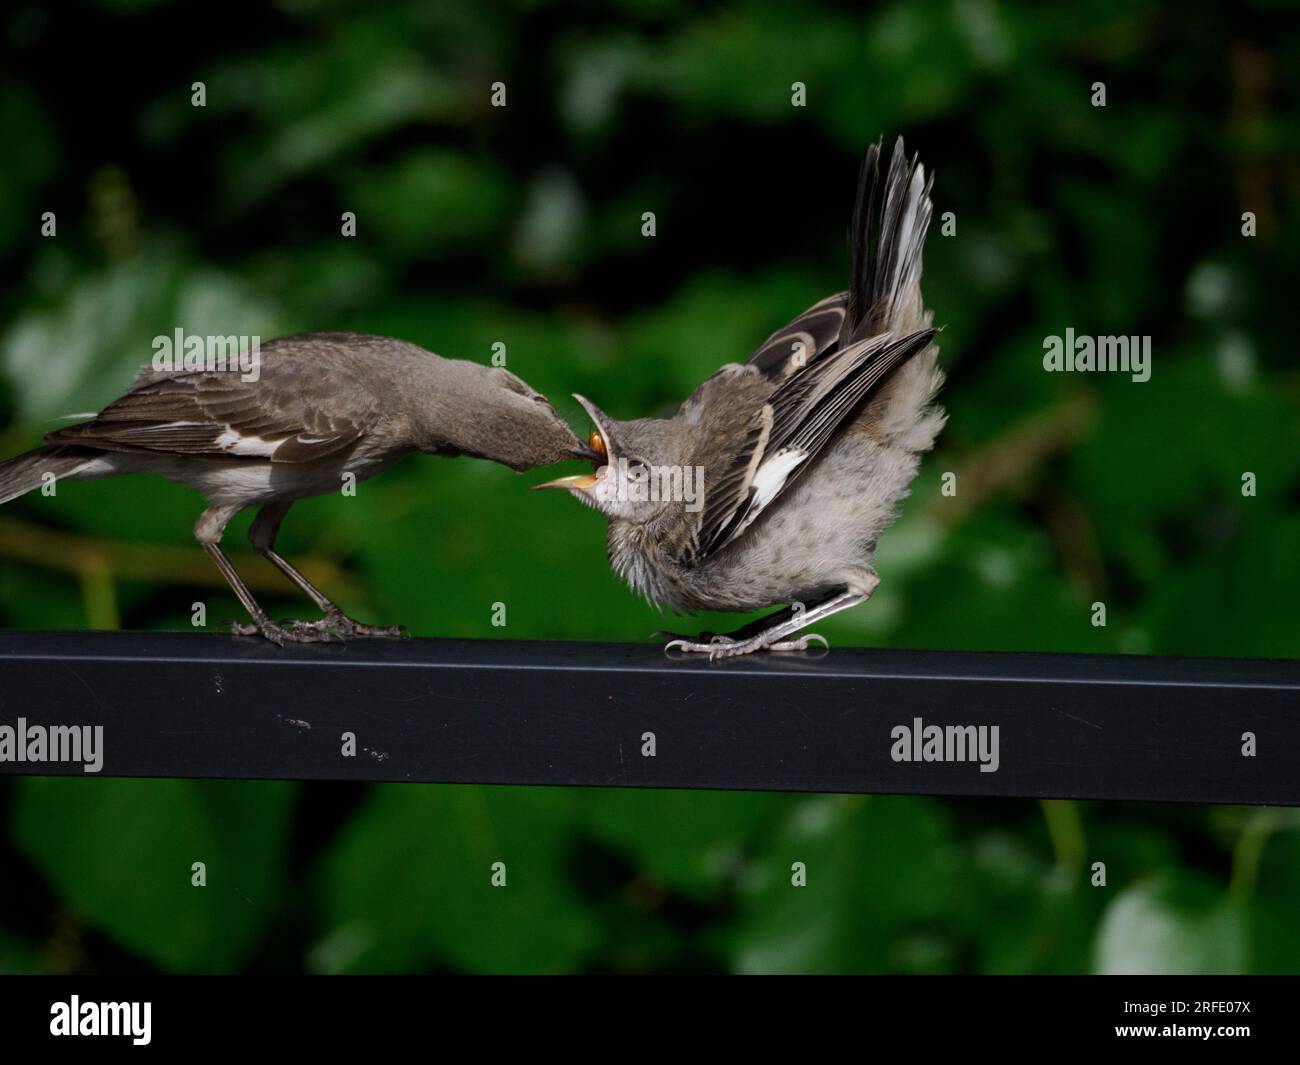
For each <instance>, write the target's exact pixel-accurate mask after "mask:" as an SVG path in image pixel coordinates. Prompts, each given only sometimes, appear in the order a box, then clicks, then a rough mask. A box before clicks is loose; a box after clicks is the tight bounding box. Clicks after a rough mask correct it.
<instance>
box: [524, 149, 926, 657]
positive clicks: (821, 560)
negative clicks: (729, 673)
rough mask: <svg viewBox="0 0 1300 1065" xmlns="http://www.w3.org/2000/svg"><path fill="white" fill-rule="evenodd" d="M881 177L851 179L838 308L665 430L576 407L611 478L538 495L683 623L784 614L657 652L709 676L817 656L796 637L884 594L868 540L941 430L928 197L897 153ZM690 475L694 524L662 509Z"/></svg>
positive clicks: (790, 335)
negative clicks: (696, 486)
mask: <svg viewBox="0 0 1300 1065" xmlns="http://www.w3.org/2000/svg"><path fill="white" fill-rule="evenodd" d="M879 160H880V146H879V144H876V145H873V146H872V147H871V149H870V150H869V151H868V153H867V157H866V159H865V161H864V162H863V165H862V169H861V172H860V175H859V179H858V193H857V203H856V205H855V207H854V210H853V219H852V224H851V227H850V230H849V257H850V267H851V276H850V285H849V289H848V291H847V292H841V293H839V294H838V295H834V296H828V297H827V298H826V299H824V300H822V301H821V302H820V303H817V304H815V305H814V306H813V307H811V308H810V309H809V310H807V311H805V312H804V313H803V314H801V315H800V316H799V317H798V318H796V319H795V320H794V321H792V322H791V323H790V324H789V325H787V326H786V327H785V328H784V329H781V330H779V331H777V332H776V333H774V334H773V335H772V336H771V337H769V338H768V339H767V341H765V342H764V344H763V345H762V347H760V348H759V349H758V350H757V351H756V352H754V354H753V355H751V356H750V358H749V361H748V362H747V363H745V364H744V365H743V366H742V365H739V364H735V363H731V364H729V365H726V366H724V367H723V368H722V369H721V370H719V371H718V372H717V373H715V374H714V375H713V376H712V377H710V378H709V379H708V380H706V381H705V382H704V383H703V384H702V385H700V387H699V388H697V389H696V390H695V392H694V393H693V394H692V395H691V396H690V398H689V399H687V400H686V402H684V403H683V404H682V405H681V408H680V409H679V410H678V411H677V413H676V414H675V415H674V416H673V417H671V418H667V419H660V418H638V419H636V420H634V421H616V420H615V419H613V418H611V417H609V415H607V414H605V413H604V411H602V410H600V408H599V407H597V406H596V405H595V404H594V403H591V402H589V401H587V400H586V399H583V398H582V397H581V396H577V397H575V398H577V399H578V401H579V402H580V403H582V405H583V406H584V407H585V408H586V410H587V413H588V414H590V415H591V418H592V421H593V422H595V425H596V429H595V431H594V432H593V433H592V435H591V438H590V443H591V444H592V446H593V448H594V449H596V450H598V451H603V453H604V458H603V460H602V461H603V464H599V462H598V465H597V468H596V470H595V473H593V474H579V475H577V476H573V477H562V478H560V479H559V480H557V481H550V482H547V483H546V484H543V485H538V486H537V487H539V488H550V487H554V488H566V489H568V490H569V491H570V492H572V493H573V494H574V495H575V496H577V497H578V498H579V499H581V500H583V501H584V502H586V503H588V504H590V505H591V506H593V507H595V508H596V509H597V510H600V511H602V512H603V513H604V514H606V515H607V516H608V518H609V534H608V545H609V558H610V564H611V566H612V567H613V569H614V571H615V572H616V573H618V574H619V575H620V576H622V577H623V578H625V579H626V580H627V581H628V583H629V584H630V585H631V586H632V588H633V590H635V591H637V592H640V593H641V594H642V595H644V596H645V597H646V598H648V599H649V600H650V601H651V602H652V603H655V604H656V605H659V606H668V607H671V608H672V609H674V610H678V611H684V612H692V611H696V610H730V611H748V610H758V609H762V608H763V607H768V606H772V605H774V604H779V603H786V604H791V606H790V607H789V608H788V609H786V610H783V611H781V612H779V613H778V614H775V615H771V616H769V617H766V618H763V619H762V620H760V621H759V622H757V623H755V624H752V625H749V626H746V627H745V628H743V629H740V630H739V631H737V632H735V633H732V634H731V635H728V636H715V635H713V634H711V633H703V634H701V635H699V636H696V637H678V638H675V639H673V640H672V641H671V642H670V643H669V644H668V645H667V648H665V649H670V648H680V649H681V650H683V651H691V652H701V653H705V654H708V655H709V656H710V657H711V658H719V657H727V656H730V655H741V654H748V653H749V652H752V651H757V650H761V649H767V650H773V651H788V650H804V649H806V647H807V644H808V640H810V639H818V640H821V642H822V643H823V644H824V643H825V640H824V639H822V637H820V636H816V635H814V634H811V633H809V634H805V635H803V636H799V637H797V638H796V636H795V634H796V633H798V632H799V631H800V630H801V629H802V628H803V627H804V626H805V625H809V624H811V623H813V622H816V621H819V620H821V619H822V618H825V617H829V616H830V615H831V614H834V613H836V612H837V611H840V610H845V609H847V608H848V607H851V606H855V605H857V604H858V603H862V602H865V601H866V599H867V598H868V597H869V596H870V595H871V593H872V592H873V591H874V590H875V587H876V585H877V584H878V583H879V581H880V578H879V577H877V576H876V573H875V571H874V570H873V569H872V568H871V564H870V563H871V558H872V555H873V554H874V552H875V545H876V538H877V537H878V536H879V535H880V533H881V532H882V531H883V530H884V529H885V528H886V527H887V526H888V525H889V524H890V523H891V522H892V521H893V519H894V517H895V511H896V507H897V505H898V502H899V500H901V499H902V498H903V497H904V496H905V495H906V494H907V488H908V485H909V484H910V483H911V481H912V479H913V477H914V476H915V475H916V471H917V466H918V464H919V462H920V456H921V455H922V454H923V453H924V452H926V451H928V450H929V449H930V448H931V447H932V446H933V444H934V440H935V437H936V435H937V434H938V432H939V430H940V429H941V428H942V427H943V423H944V420H945V415H944V412H943V410H942V408H940V407H938V406H936V405H935V404H934V403H933V399H934V396H935V393H936V392H937V391H938V389H939V386H940V384H941V383H942V381H943V375H942V373H941V372H940V370H939V369H938V367H937V365H936V360H937V357H938V350H937V349H936V348H935V346H934V345H933V344H932V343H931V339H932V338H933V337H934V335H935V333H936V332H937V330H935V329H933V328H931V326H930V323H931V314H930V312H929V311H927V310H925V308H924V305H923V304H922V301H921V288H920V281H921V249H922V245H923V244H924V243H925V232H926V228H927V226H928V225H929V222H930V183H929V181H927V179H926V175H925V170H924V168H923V167H922V166H921V164H920V163H919V161H918V160H917V159H916V158H915V157H913V159H912V160H910V161H909V160H908V159H907V157H906V155H905V153H904V150H903V142H902V139H901V138H900V139H899V141H898V142H897V144H896V145H895V147H894V153H893V157H892V158H891V160H890V163H889V170H888V173H887V175H886V177H885V180H884V183H883V188H882V187H881V183H880V180H879ZM696 469H700V470H702V471H703V479H702V484H703V503H702V506H699V505H688V502H687V501H685V500H684V499H683V493H681V492H674V491H672V490H669V491H665V486H667V487H668V488H669V489H672V487H673V486H682V485H686V484H690V483H692V474H693V471H694V470H696ZM674 495H675V496H676V498H672V497H673V496H674ZM666 497H667V498H666ZM804 604H806V606H805V605H804ZM666 635H672V634H671V633H669V634H666Z"/></svg>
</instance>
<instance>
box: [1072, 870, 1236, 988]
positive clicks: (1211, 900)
mask: <svg viewBox="0 0 1300 1065" xmlns="http://www.w3.org/2000/svg"><path fill="white" fill-rule="evenodd" d="M1246 957H1247V929H1246V920H1245V913H1244V911H1243V910H1242V909H1241V908H1240V907H1239V906H1237V905H1235V904H1234V903H1232V902H1231V901H1229V899H1228V897H1227V896H1226V895H1225V894H1224V892H1223V891H1222V890H1221V889H1219V888H1218V887H1216V886H1215V885H1214V884H1212V883H1210V882H1209V881H1207V880H1206V879H1204V878H1203V877H1199V876H1196V875H1194V874H1191V873H1182V874H1179V875H1178V876H1177V877H1176V878H1173V877H1169V876H1166V877H1163V878H1161V879H1157V880H1149V881H1144V882H1141V883H1137V884H1134V885H1133V886H1131V887H1128V888H1125V889H1124V890H1123V891H1121V892H1120V893H1119V895H1117V896H1116V898H1115V900H1114V901H1113V902H1112V903H1111V904H1110V906H1109V907H1107V909H1106V912H1105V914H1104V915H1103V916H1102V920H1101V925H1100V928H1099V929H1098V932H1097V947H1096V957H1095V962H1094V967H1095V971H1096V972H1098V973H1101V974H1103V975H1113V974H1121V973H1122V974H1144V975H1150V974H1162V975H1163V974H1173V973H1181V974H1195V973H1216V974H1217V973H1239V972H1244V971H1245V970H1246Z"/></svg>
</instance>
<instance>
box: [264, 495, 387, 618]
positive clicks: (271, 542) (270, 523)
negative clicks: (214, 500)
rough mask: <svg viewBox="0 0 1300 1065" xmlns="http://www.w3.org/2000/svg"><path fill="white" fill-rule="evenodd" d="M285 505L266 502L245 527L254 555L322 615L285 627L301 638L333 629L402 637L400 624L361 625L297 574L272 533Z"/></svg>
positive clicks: (278, 527)
mask: <svg viewBox="0 0 1300 1065" xmlns="http://www.w3.org/2000/svg"><path fill="white" fill-rule="evenodd" d="M289 506H290V504H289V503H267V504H266V505H265V506H263V507H262V509H261V510H259V511H258V512H257V517H256V518H254V519H253V525H252V527H251V528H250V529H249V530H248V538H249V540H250V541H251V542H252V544H253V548H254V549H255V550H256V551H257V552H258V554H260V555H262V556H263V557H264V558H265V559H266V560H267V561H268V562H270V563H271V565H273V566H274V567H275V568H276V569H278V570H279V571H280V572H281V573H283V574H284V575H285V576H286V577H288V578H289V580H291V581H293V583H294V584H296V585H297V586H298V587H299V588H300V589H301V590H302V592H303V593H304V594H305V595H306V596H307V597H308V598H309V599H311V601H312V602H313V603H315V604H316V606H317V607H319V608H320V611H321V613H322V614H324V615H325V616H324V617H323V618H321V619H320V620H319V621H289V622H286V623H285V626H286V627H287V628H288V630H289V631H290V632H293V633H302V634H303V635H302V636H301V637H300V638H302V639H307V638H309V637H310V634H311V633H326V634H328V633H329V632H337V633H339V634H340V635H343V636H376V637H380V638H384V639H390V640H392V639H401V638H402V637H404V636H405V635H406V630H405V629H404V628H402V627H401V626H400V625H393V626H379V625H365V624H363V623H362V622H360V621H356V620H354V619H352V618H350V617H348V616H347V615H346V614H345V613H343V611H342V610H340V609H339V608H338V607H337V606H335V605H334V603H333V602H332V601H331V600H330V599H329V598H328V597H327V596H326V595H325V593H324V592H322V591H321V590H320V589H319V588H317V587H316V586H315V585H314V584H312V582H311V581H309V580H308V579H307V578H306V577H304V576H303V575H302V574H301V573H299V572H298V570H297V569H295V568H294V567H293V566H292V565H291V564H290V562H289V560H288V559H286V558H284V557H283V556H282V555H280V554H279V553H278V552H277V551H276V550H275V537H276V533H278V532H279V531H280V522H281V521H283V520H284V516H285V514H287V513H288V512H289ZM322 638H328V637H327V636H326V637H322Z"/></svg>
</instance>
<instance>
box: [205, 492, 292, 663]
mask: <svg viewBox="0 0 1300 1065" xmlns="http://www.w3.org/2000/svg"><path fill="white" fill-rule="evenodd" d="M238 510H239V508H238V507H209V508H208V509H207V510H205V511H204V512H203V513H202V514H200V515H199V520H198V521H197V522H195V524H194V538H195V539H196V540H198V542H199V543H200V544H202V545H203V550H204V551H206V552H207V553H208V557H209V558H210V559H212V561H213V562H214V563H215V564H216V567H217V569H219V570H220V571H221V575H222V576H223V577H225V578H226V583H227V584H229V585H230V589H231V591H233V592H234V593H235V596H236V597H237V598H238V599H239V601H240V603H242V604H243V607H244V609H245V610H247V611H248V613H249V616H250V617H251V618H252V619H253V623H252V624H251V625H245V624H240V623H239V622H232V623H231V626H230V631H231V632H232V633H234V634H235V635H236V636H258V635H261V636H265V637H266V638H267V639H268V640H270V641H271V642H272V643H275V644H280V645H283V644H284V641H285V640H292V639H295V637H293V636H292V635H290V634H289V633H288V632H287V631H285V630H284V629H283V628H281V627H280V626H279V625H277V624H275V622H273V621H272V620H271V619H270V618H269V617H267V614H266V611H265V610H263V609H262V608H261V607H260V606H259V605H258V603H257V600H256V599H254V598H253V593H252V592H250V591H249V590H248V585H246V584H245V583H244V582H243V579H242V578H241V577H240V576H239V574H238V573H236V572H235V567H234V566H232V565H231V564H230V559H228V558H226V554H225V552H224V551H222V550H221V534H222V533H223V532H225V531H226V523H227V522H228V521H230V519H231V518H233V517H234V516H235V514H236V513H238Z"/></svg>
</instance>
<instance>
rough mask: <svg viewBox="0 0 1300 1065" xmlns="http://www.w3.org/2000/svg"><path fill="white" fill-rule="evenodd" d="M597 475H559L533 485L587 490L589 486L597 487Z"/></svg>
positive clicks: (536, 486)
mask: <svg viewBox="0 0 1300 1065" xmlns="http://www.w3.org/2000/svg"><path fill="white" fill-rule="evenodd" d="M596 480H597V478H596V475H595V474H594V473H575V474H571V475H570V476H568V477H557V478H556V479H555V480H553V481H543V482H542V483H541V484H535V485H533V487H534V488H577V489H578V490H580V491H585V490H586V489H588V488H595V487H596Z"/></svg>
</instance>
